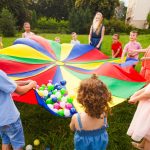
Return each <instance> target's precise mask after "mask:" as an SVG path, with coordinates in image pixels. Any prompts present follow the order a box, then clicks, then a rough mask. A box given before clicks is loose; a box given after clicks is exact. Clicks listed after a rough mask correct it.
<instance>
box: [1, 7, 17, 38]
mask: <svg viewBox="0 0 150 150" xmlns="http://www.w3.org/2000/svg"><path fill="white" fill-rule="evenodd" d="M0 29H1V31H2V34H3V35H4V36H14V35H15V32H16V29H15V18H14V17H13V15H12V14H11V13H10V12H9V10H7V9H3V10H2V13H1V15H0Z"/></svg>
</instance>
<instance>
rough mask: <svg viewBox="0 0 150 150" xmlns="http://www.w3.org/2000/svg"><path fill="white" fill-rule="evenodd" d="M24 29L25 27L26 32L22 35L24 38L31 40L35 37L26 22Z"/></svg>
mask: <svg viewBox="0 0 150 150" xmlns="http://www.w3.org/2000/svg"><path fill="white" fill-rule="evenodd" d="M23 27H24V30H25V32H24V33H22V38H30V37H31V36H33V35H34V33H33V32H31V31H30V23H29V22H25V23H24V26H23Z"/></svg>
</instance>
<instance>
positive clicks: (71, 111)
mask: <svg viewBox="0 0 150 150" xmlns="http://www.w3.org/2000/svg"><path fill="white" fill-rule="evenodd" d="M70 113H71V114H72V115H73V114H75V113H76V109H75V108H73V107H72V108H71V109H70Z"/></svg>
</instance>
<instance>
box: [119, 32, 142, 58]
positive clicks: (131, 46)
mask: <svg viewBox="0 0 150 150" xmlns="http://www.w3.org/2000/svg"><path fill="white" fill-rule="evenodd" d="M129 38H130V42H128V43H127V44H126V45H125V47H124V49H123V53H122V56H121V60H123V58H124V56H125V55H126V54H127V59H128V58H134V59H138V57H139V54H138V53H134V54H132V52H133V51H134V50H138V49H141V48H142V47H141V44H140V43H139V42H137V41H136V40H137V31H131V32H130V36H129Z"/></svg>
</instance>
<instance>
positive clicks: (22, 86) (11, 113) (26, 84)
mask: <svg viewBox="0 0 150 150" xmlns="http://www.w3.org/2000/svg"><path fill="white" fill-rule="evenodd" d="M34 87H36V82H35V81H32V80H28V81H18V82H14V81H12V80H11V79H9V78H8V76H7V75H6V73H5V72H3V71H2V70H0V137H1V138H2V150H11V146H10V144H11V145H12V147H13V149H14V150H22V149H23V147H24V145H25V142H24V133H23V128H22V123H21V120H20V113H19V111H18V109H17V108H16V106H15V104H14V101H13V100H12V97H11V93H13V92H16V93H17V94H25V93H26V92H28V91H29V90H31V89H32V88H34Z"/></svg>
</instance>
